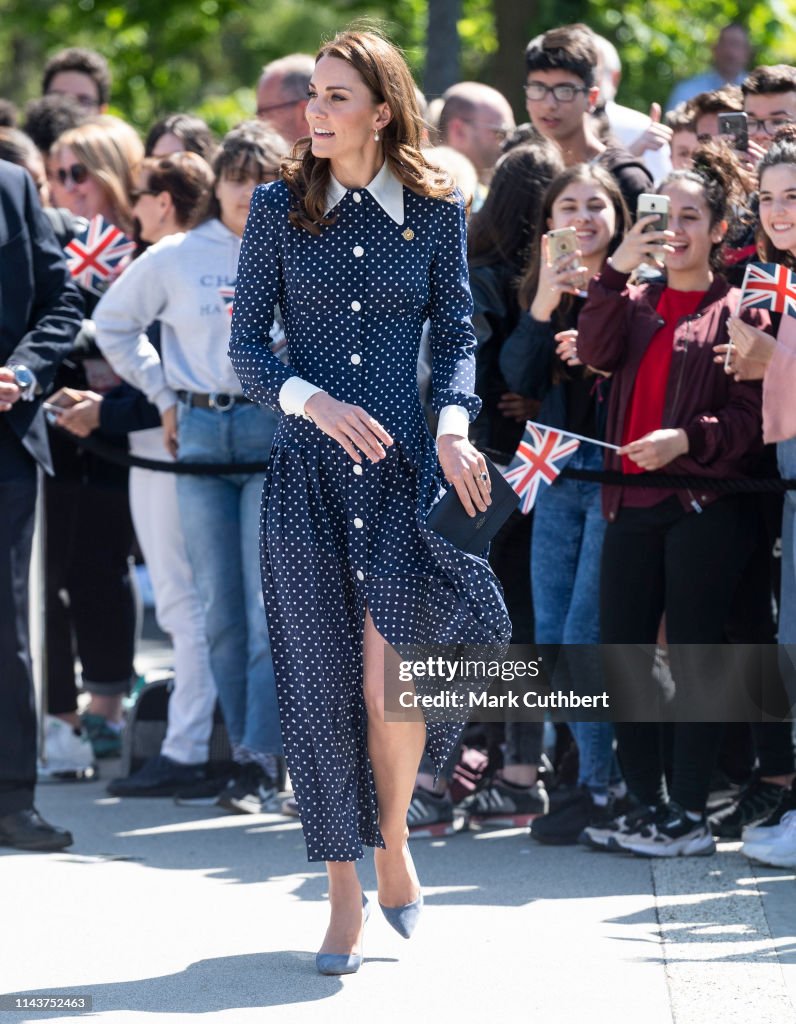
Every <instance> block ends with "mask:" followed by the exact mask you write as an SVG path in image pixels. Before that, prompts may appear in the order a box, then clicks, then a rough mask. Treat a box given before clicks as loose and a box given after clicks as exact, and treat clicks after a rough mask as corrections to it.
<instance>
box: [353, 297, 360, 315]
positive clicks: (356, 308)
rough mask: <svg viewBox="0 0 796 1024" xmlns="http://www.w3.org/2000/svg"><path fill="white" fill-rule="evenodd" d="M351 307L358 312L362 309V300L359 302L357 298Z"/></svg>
mask: <svg viewBox="0 0 796 1024" xmlns="http://www.w3.org/2000/svg"><path fill="white" fill-rule="evenodd" d="M351 308H352V309H353V311H354V312H355V313H358V312H359V311H360V309H362V303H361V302H357V300H356V299H354V301H353V302H352V303H351Z"/></svg>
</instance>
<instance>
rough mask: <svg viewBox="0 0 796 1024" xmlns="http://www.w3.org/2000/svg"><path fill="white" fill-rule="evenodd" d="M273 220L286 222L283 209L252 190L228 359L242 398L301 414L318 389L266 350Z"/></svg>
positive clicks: (274, 283)
mask: <svg viewBox="0 0 796 1024" xmlns="http://www.w3.org/2000/svg"><path fill="white" fill-rule="evenodd" d="M279 218H281V219H282V220H285V221H286V220H287V210H286V209H285V210H280V209H278V208H276V207H275V205H274V203H273V200H272V199H271V197H269V195H268V193H267V190H266V188H265V187H263V186H260V187H259V188H257V189H255V192H254V195H253V197H252V203H251V209H250V211H249V219H248V221H247V222H246V230H245V232H244V234H243V244H242V246H241V250H240V259H239V260H238V277H237V281H236V284H235V301H234V304H233V312H232V333H231V336H230V343H229V358H230V361H231V363H232V365H233V367H234V368H235V373H237V375H238V379H239V380H240V383H241V387H242V388H243V393H244V395H245V396H246V397H247V398H249V399H251V401H253V402H258V403H259V404H260V405H266V406H268V407H269V408H271V409H274V410H275V411H277V412H279V411H284V412H291V413H294V414H296V415H304V403H305V402H306V400H307V399H308V398H309V397H310V395H313V394H315V393H316V392H317V391H319V390H320V388H316V387H314V386H313V385H312V384H309V383H308V382H307V381H304V380H302V379H301V378H299V377H297V376H296V374H295V373H294V372H293V371H292V370H291V369H290V367H289V366H286V365H285V364H284V363H283V362H282V361H281V360H280V359H278V358H277V357H276V356H275V355H274V353H273V352H272V351H271V347H270V343H271V335H270V331H271V328H272V326H273V323H274V308H275V306H276V304H277V301H278V299H279V291H280V287H281V283H282V259H281V256H280V247H279V231H278V221H279Z"/></svg>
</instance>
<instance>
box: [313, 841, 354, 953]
mask: <svg viewBox="0 0 796 1024" xmlns="http://www.w3.org/2000/svg"><path fill="white" fill-rule="evenodd" d="M326 873H327V874H328V876H329V903H330V906H331V917H330V919H329V927H328V928H327V929H326V935H325V937H324V940H323V945H322V946H321V948H320V950H319V952H321V953H343V954H347V953H359V952H360V946H361V942H362V925H363V923H364V921H363V915H362V886H361V885H360V884H359V878H358V877H357V864H356V861H354V860H327V862H326Z"/></svg>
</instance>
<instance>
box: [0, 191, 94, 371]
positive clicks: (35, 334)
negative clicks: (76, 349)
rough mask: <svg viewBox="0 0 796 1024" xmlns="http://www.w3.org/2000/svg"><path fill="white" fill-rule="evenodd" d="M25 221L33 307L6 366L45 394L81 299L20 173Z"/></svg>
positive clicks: (73, 330) (76, 322)
mask: <svg viewBox="0 0 796 1024" xmlns="http://www.w3.org/2000/svg"><path fill="white" fill-rule="evenodd" d="M24 204H25V206H24V219H25V224H26V226H27V229H28V232H29V236H30V243H31V253H32V261H33V266H32V270H33V303H32V308H31V312H30V317H29V320H28V330H27V332H26V333H25V334H24V335H23V336H22V338H21V339H20V340H19V342H18V343H17V345H16V346H15V347H14V349H13V351H12V352H11V354H10V356H8V357H7V359H6V363H7V364H8V363H22V364H23V365H24V366H27V367H28V369H29V370H32V371H33V373H34V374H35V375H36V380H37V381H38V385H39V388H40V389H41V390H42V391H46V390H47V388H48V386H49V385H50V384H51V383H52V380H53V377H54V376H55V371H56V369H57V367H58V364H59V363H60V362H61V360H62V359H63V358H64V357H65V356H66V355H67V353H68V352H69V351H70V349H71V348H72V344H73V342H74V338H75V335H76V334H77V332H78V331H79V329H80V325H81V324H82V322H83V300H82V298H81V296H80V292H79V291H78V289H77V287H76V286H75V285H74V284H73V282H72V279H71V277H70V275H69V271H68V269H67V266H66V260H65V258H64V254H63V251H62V250H61V248H60V246H59V245H58V242H57V240H56V238H55V234H54V233H53V230H52V227H51V226H50V223H49V221H48V220H47V218H46V217H45V215H44V213H43V212H42V209H41V206H40V205H39V200H38V197H37V195H36V191H35V188H34V186H33V181H32V179H31V178H30V175H28V174H27V173H25V184H24Z"/></svg>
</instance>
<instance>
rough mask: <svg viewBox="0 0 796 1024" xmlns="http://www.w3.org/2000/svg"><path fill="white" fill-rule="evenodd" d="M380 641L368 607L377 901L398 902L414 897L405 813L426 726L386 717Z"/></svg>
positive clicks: (366, 681)
mask: <svg viewBox="0 0 796 1024" xmlns="http://www.w3.org/2000/svg"><path fill="white" fill-rule="evenodd" d="M384 644H385V641H384V639H383V637H382V636H381V635H380V634H379V632H378V631H377V629H376V626H375V625H374V623H373V619H372V618H371V617H370V611H366V612H365V632H364V695H365V704H366V706H367V710H368V753H369V754H370V760H371V764H372V765H373V777H374V780H375V783H376V796H377V799H378V803H379V828H380V829H381V834H382V836H383V837H384V842H385V844H386V847H387V848H386V849H385V850H382V849H380V848H378V847H377V848H376V850H375V851H374V863H375V867H376V875H377V878H378V884H379V900H380V901H381V903H383V904H384V906H386V907H401V906H404V905H405V904H406V903H411V902H412V901H413V900H415V899H417V895H418V892H419V890H420V883H419V881H418V879H417V874H416V872H415V868H414V864H413V863H412V857H411V855H410V853H409V847H408V846H407V844H406V840H407V837H408V835H409V830H408V829H407V827H406V812H407V811H408V809H409V803H410V801H411V799H412V792H413V790H414V786H415V778H416V776H417V769H418V767H419V765H420V758H421V757H422V755H423V747H424V746H425V743H426V726H425V722H424V721H423V720H422V718H421V720H420V721H416V722H385V721H384Z"/></svg>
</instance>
